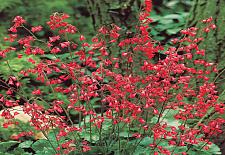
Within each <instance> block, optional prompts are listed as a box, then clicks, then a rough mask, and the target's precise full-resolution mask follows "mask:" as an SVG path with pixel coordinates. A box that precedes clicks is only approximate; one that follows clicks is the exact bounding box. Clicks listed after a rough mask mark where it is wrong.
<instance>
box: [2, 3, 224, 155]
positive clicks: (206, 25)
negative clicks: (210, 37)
mask: <svg viewBox="0 0 225 155" xmlns="http://www.w3.org/2000/svg"><path fill="white" fill-rule="evenodd" d="M151 7H152V3H151V0H145V9H143V11H141V12H140V16H139V21H138V23H137V25H136V29H135V32H134V33H133V35H132V36H126V35H121V31H122V30H121V28H120V27H119V26H117V25H116V24H111V25H106V26H102V27H100V29H99V30H98V32H97V34H96V36H94V37H93V38H92V40H91V41H90V42H88V41H87V39H86V38H85V36H83V35H82V34H81V33H80V32H79V31H78V29H77V28H76V27H75V26H73V25H71V24H69V23H68V22H67V19H68V18H69V15H67V14H64V13H54V14H53V15H51V16H50V20H49V21H48V22H47V25H48V26H49V28H50V30H51V31H52V32H53V33H52V35H51V36H50V37H49V38H48V39H47V40H44V39H43V40H41V39H38V37H37V36H38V33H39V32H40V31H42V29H43V28H42V26H34V27H29V26H27V23H26V20H25V19H23V18H22V17H20V16H17V17H15V19H14V20H13V26H12V27H11V28H10V29H9V37H6V38H5V41H6V42H11V44H12V46H10V47H8V48H5V49H3V50H1V51H0V56H1V61H5V63H7V65H8V68H9V70H10V75H9V76H8V78H7V79H5V80H4V79H1V83H2V84H1V85H2V86H1V89H2V91H1V94H0V103H1V108H2V109H3V110H2V112H1V117H2V118H4V122H1V125H2V126H3V127H4V128H10V127H11V128H12V126H13V128H14V129H16V130H15V131H16V133H17V134H15V133H14V134H13V135H12V136H11V139H12V141H13V142H14V143H17V142H18V143H21V144H24V145H25V144H27V143H25V142H26V140H27V139H30V141H29V146H27V145H25V146H26V147H25V148H30V149H32V150H33V151H34V152H36V153H37V154H38V153H39V154H45V153H47V154H57V155H59V154H124V155H125V154H126V155H127V154H135V155H138V154H154V155H157V154H166V155H172V154H182V155H185V154H193V153H194V154H195V153H196V152H200V153H202V152H208V153H209V154H220V150H219V149H218V147H217V146H216V145H215V144H213V143H212V142H211V141H210V139H211V138H212V137H215V136H218V135H220V134H221V133H222V132H223V131H222V130H221V127H222V126H223V125H224V123H225V120H224V119H223V118H221V117H220V116H221V115H222V114H223V113H224V110H225V107H224V104H223V103H220V102H219V96H218V92H217V91H216V86H215V84H214V80H215V79H212V77H213V76H211V75H212V74H215V73H217V72H218V71H217V69H216V65H215V64H213V63H211V62H207V61H206V60H205V59H204V56H205V50H204V49H201V48H199V47H198V44H199V43H200V42H202V41H204V38H203V37H202V36H203V35H202V34H204V33H210V31H213V30H214V29H215V28H216V26H215V25H214V24H213V23H212V21H213V20H212V18H209V19H206V20H203V21H202V28H196V27H191V28H188V29H185V30H182V31H181V32H180V33H181V37H180V38H175V39H173V40H172V41H171V45H170V47H167V48H165V47H163V46H162V45H160V43H159V42H157V41H155V40H153V39H152V38H151V36H150V34H149V30H150V29H151V28H150V27H149V25H150V23H151V22H152V19H151V18H149V16H150V12H151ZM197 34H198V35H197ZM72 35H76V36H78V37H77V39H76V40H71V39H69V38H70V37H71V36H72ZM15 53H16V55H17V58H16V59H18V60H22V59H25V60H27V62H28V63H29V64H30V66H31V67H29V68H26V69H22V70H20V72H18V73H17V72H14V70H13V66H11V65H10V63H11V60H10V59H7V57H8V55H10V54H15ZM65 55H66V57H65ZM159 55H163V57H158V56H159ZM21 65H22V64H21ZM26 79H30V80H31V81H32V82H35V83H36V86H35V88H32V87H30V88H29V84H28V83H26V82H25V81H26ZM18 107H20V109H22V112H23V113H24V114H25V115H27V116H28V117H29V119H28V121H27V122H28V125H29V127H28V128H26V129H24V128H23V126H22V124H21V123H22V122H20V121H18V119H16V118H17V115H19V114H20V113H19V112H17V111H14V110H13V109H15V108H18ZM20 112H21V111H20ZM37 132H39V133H42V135H43V136H42V138H38V139H39V140H38V139H36V140H32V139H33V138H34V136H35V133H37ZM24 145H19V147H21V146H23V147H24ZM23 147H21V148H22V150H23Z"/></svg>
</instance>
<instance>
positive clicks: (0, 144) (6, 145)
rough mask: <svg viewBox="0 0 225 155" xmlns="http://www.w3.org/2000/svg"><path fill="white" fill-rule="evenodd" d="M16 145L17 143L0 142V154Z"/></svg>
mask: <svg viewBox="0 0 225 155" xmlns="http://www.w3.org/2000/svg"><path fill="white" fill-rule="evenodd" d="M15 144H18V142H17V141H8V142H0V148H1V150H0V151H2V152H6V151H7V150H8V149H9V148H10V147H12V146H13V145H15Z"/></svg>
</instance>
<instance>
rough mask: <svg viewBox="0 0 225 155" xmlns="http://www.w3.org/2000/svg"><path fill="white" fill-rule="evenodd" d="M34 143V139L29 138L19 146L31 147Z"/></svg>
mask: <svg viewBox="0 0 225 155" xmlns="http://www.w3.org/2000/svg"><path fill="white" fill-rule="evenodd" d="M32 144H33V141H30V140H27V141H25V142H23V143H20V144H19V147H20V148H30V147H31V145H32Z"/></svg>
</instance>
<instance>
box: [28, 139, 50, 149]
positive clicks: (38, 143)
mask: <svg viewBox="0 0 225 155" xmlns="http://www.w3.org/2000/svg"><path fill="white" fill-rule="evenodd" d="M44 148H48V149H50V148H51V146H50V144H49V142H48V141H47V140H45V139H40V140H38V141H36V142H35V143H33V144H32V149H33V150H34V151H39V150H43V149H44Z"/></svg>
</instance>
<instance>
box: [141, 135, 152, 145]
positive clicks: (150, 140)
mask: <svg viewBox="0 0 225 155" xmlns="http://www.w3.org/2000/svg"><path fill="white" fill-rule="evenodd" d="M151 143H153V138H150V137H145V138H143V140H142V141H141V142H140V145H143V146H148V145H149V144H151Z"/></svg>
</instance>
